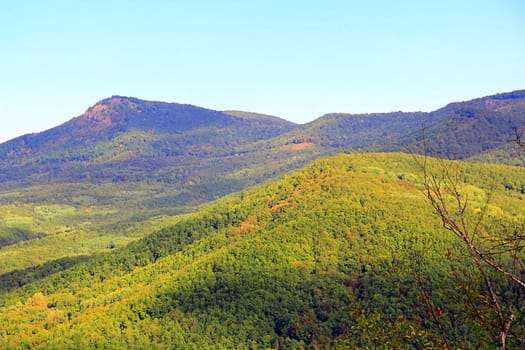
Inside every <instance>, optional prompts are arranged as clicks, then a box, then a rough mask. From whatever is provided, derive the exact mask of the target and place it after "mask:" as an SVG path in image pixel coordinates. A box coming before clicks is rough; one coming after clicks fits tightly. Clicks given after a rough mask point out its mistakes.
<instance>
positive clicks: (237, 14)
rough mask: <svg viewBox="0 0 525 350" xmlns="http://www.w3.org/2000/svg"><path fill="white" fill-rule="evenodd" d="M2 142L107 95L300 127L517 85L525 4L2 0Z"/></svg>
mask: <svg viewBox="0 0 525 350" xmlns="http://www.w3.org/2000/svg"><path fill="white" fill-rule="evenodd" d="M0 47H1V52H0V118H1V125H2V126H1V129H0V141H5V140H7V139H9V138H13V137H15V136H18V135H21V134H23V133H29V132H36V131H41V130H44V129H48V128H51V127H53V126H56V125H58V124H61V123H63V122H65V121H67V120H69V119H71V118H72V117H75V116H78V115H80V114H82V113H83V112H84V111H85V110H86V109H87V108H88V107H89V106H91V105H93V104H95V103H96V102H97V101H99V100H101V99H103V98H105V97H108V96H111V95H116V94H118V95H126V96H135V97H139V98H143V99H151V100H162V101H169V102H180V103H191V104H195V105H199V106H202V107H207V108H212V109H218V110H222V109H241V110H248V111H256V112H261V113H268V114H274V115H278V116H281V117H283V118H285V119H288V120H292V121H295V122H300V123H303V122H307V121H310V120H313V119H315V118H316V117H319V116H320V115H322V114H325V113H328V112H350V113H361V112H389V111H397V110H403V111H415V110H423V111H430V110H434V109H437V108H439V107H441V106H443V105H445V104H446V103H448V102H452V101H461V100H468V99H471V98H475V97H481V96H485V95H490V94H493V93H498V92H504V91H511V90H517V89H524V88H525V1H522V0H514V1H512V0H492V1H485V0H477V1H474V0H439V1H438V0H436V1H423V0H418V1H402V0H399V1H391V0H384V1H378V0H376V1H374V0H370V1H364V0H361V1H351V0H346V1H336V0H323V1H320V0H317V1H308V0H305V1H299V0H292V1H286V0H280V1H273V0H266V1H262V0H261V1H259V0H250V1H241V0H237V1H233V0H222V1H218V0H217V1H199V0H193V1H186V0H185V1H177V0H172V1H155V0H151V1H146V0H143V1H134V0H127V1H124V0H122V1H119V0H104V1H98V0H89V1H84V0H83V1H75V0H63V1H59V0H34V1H31V0H18V1H15V0H0Z"/></svg>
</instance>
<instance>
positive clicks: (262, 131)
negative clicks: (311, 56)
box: [0, 91, 525, 273]
mask: <svg viewBox="0 0 525 350" xmlns="http://www.w3.org/2000/svg"><path fill="white" fill-rule="evenodd" d="M524 94H525V93H524V92H523V91H516V92H512V93H505V94H499V95H494V96H488V97H484V98H480V99H476V100H472V101H467V102H459V103H452V104H450V105H448V106H446V107H444V108H442V109H440V110H438V111H435V112H432V113H421V112H417V113H403V112H395V113H386V114H367V115H350V114H344V113H338V114H329V115H326V116H324V117H321V118H319V119H317V120H315V121H313V122H311V123H308V124H305V125H296V124H293V123H290V122H287V121H284V120H282V119H280V118H277V117H273V116H268V115H263V114H258V113H250V112H243V111H225V112H218V111H213V110H208V109H205V108H200V107H196V106H191V105H180V104H176V103H164V102H154V101H144V100H140V99H136V98H131V97H122V96H113V97H111V98H108V99H105V100H102V101H100V102H99V103H97V104H95V105H94V106H92V107H90V108H89V109H88V110H87V111H86V113H84V114H83V115H81V116H79V117H77V118H74V119H72V120H70V121H69V122H66V123H64V124H63V125H61V126H58V127H56V128H53V129H50V130H48V131H45V132H42V133H39V134H32V135H25V136H21V137H19V138H16V139H14V140H12V141H9V142H6V143H3V144H1V145H0V170H1V171H0V247H2V248H1V249H0V259H2V261H4V264H3V265H2V266H0V273H2V272H8V271H12V270H14V269H21V268H25V267H29V266H35V265H39V264H42V263H45V262H47V261H53V260H55V259H60V258H64V257H74V256H81V255H89V254H92V253H95V252H100V251H108V250H111V249H113V248H115V247H121V246H123V245H125V244H126V243H128V242H130V241H133V240H136V239H138V238H140V237H143V236H144V235H146V234H147V233H149V232H151V231H152V230H155V229H158V228H160V227H162V226H163V225H168V224H169V223H171V222H173V220H176V219H173V218H172V216H174V215H178V214H181V213H187V212H192V211H195V210H197V209H198V206H199V205H202V204H203V203H207V202H210V201H213V200H216V199H218V198H220V197H222V196H224V195H226V194H229V193H232V192H236V191H240V190H243V189H245V188H248V187H250V186H253V185H256V184H258V183H261V182H264V181H267V180H269V179H275V178H278V177H279V176H282V175H283V174H286V173H287V172H290V171H293V170H295V169H299V168H300V167H302V166H305V165H306V164H308V163H309V162H311V161H313V160H315V159H319V158H322V157H326V156H330V155H333V154H336V153H340V152H346V153H354V152H369V151H391V150H396V151H403V152H406V151H411V152H415V153H423V152H427V153H429V154H431V155H439V156H444V157H448V158H461V159H463V158H465V159H468V160H471V161H479V162H496V163H508V164H513V165H523V164H524V163H523V160H524V159H525V158H524V155H523V151H522V150H519V149H516V148H515V147H514V146H513V143H512V140H513V138H515V135H516V134H515V133H516V130H523V126H524V125H525V112H524V110H525V107H524V106H525V102H524V101H525V99H524Z"/></svg>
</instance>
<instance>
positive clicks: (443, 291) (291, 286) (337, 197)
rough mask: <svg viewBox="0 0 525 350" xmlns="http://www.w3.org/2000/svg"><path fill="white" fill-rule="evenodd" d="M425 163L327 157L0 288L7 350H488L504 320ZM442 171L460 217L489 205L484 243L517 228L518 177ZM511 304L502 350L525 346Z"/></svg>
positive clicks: (0, 331) (466, 167)
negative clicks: (456, 190) (427, 189)
mask: <svg viewBox="0 0 525 350" xmlns="http://www.w3.org/2000/svg"><path fill="white" fill-rule="evenodd" d="M421 161H422V159H421V158H414V157H412V156H409V155H405V154H374V153H371V154H360V155H338V156H334V157H331V158H328V159H323V160H320V161H316V162H314V163H313V164H311V165H309V166H307V167H306V168H304V169H302V170H300V171H298V172H294V173H291V174H289V175H287V176H285V177H284V178H282V179H280V180H278V181H275V182H271V183H268V184H265V185H260V186H257V187H255V188H253V189H250V190H247V191H244V192H241V193H240V194H238V195H233V196H229V197H228V198H224V199H221V200H219V201H218V202H217V203H215V204H213V205H209V206H206V207H205V208H203V209H202V210H201V211H200V212H198V213H193V214H191V215H189V216H187V217H186V218H185V219H181V221H179V222H178V223H177V224H175V225H174V226H170V227H167V228H165V229H163V230H160V231H158V232H156V233H153V234H152V235H149V236H147V237H145V238H143V239H141V240H139V241H136V242H133V243H131V244H129V245H128V246H126V247H123V248H120V249H117V250H114V251H112V252H110V253H106V254H100V255H97V256H93V257H91V258H87V259H77V260H76V261H69V262H67V264H66V262H64V265H63V266H62V267H61V268H58V269H57V268H54V269H53V268H52V267H51V266H47V267H46V268H48V269H49V270H47V271H46V270H45V269H42V270H40V271H36V270H34V269H28V270H26V271H22V272H18V273H16V274H5V275H3V276H0V283H1V286H2V288H0V347H4V348H16V347H27V348H42V349H48V348H49V349H52V348H71V349H74V348H111V349H129V348H164V347H170V348H184V349H207V348H214V349H232V348H254V349H259V348H279V349H296V348H305V349H327V348H363V349H366V348H445V347H446V343H445V341H448V342H449V344H455V346H457V347H458V348H475V347H478V348H491V347H493V346H494V344H493V343H492V342H491V338H490V337H489V333H488V330H490V329H491V328H490V327H496V329H497V324H498V320H497V318H496V317H494V315H493V314H492V313H491V310H490V308H489V306H488V305H487V304H488V303H487V302H486V299H485V298H486V295H484V294H483V282H482V280H481V279H480V276H479V274H478V273H477V270H476V268H475V266H474V265H473V263H472V262H471V261H470V260H469V259H468V258H466V256H467V255H466V251H465V250H464V249H463V247H462V245H460V244H458V242H457V241H456V240H455V239H454V237H453V236H452V234H451V233H450V232H448V231H446V230H444V228H443V227H442V224H441V222H440V221H439V219H438V218H437V217H436V216H434V215H433V213H432V209H431V207H430V205H429V204H428V203H427V202H426V200H425V198H424V196H423V195H422V193H421V185H422V183H421V181H422V180H421V177H420V175H421V174H420V169H419V168H418V165H417V164H418V162H421ZM426 163H427V164H428V166H430V167H439V164H441V163H439V162H438V161H437V160H435V159H430V158H429V159H426ZM446 164H447V166H449V167H452V168H453V169H455V170H456V171H457V172H459V173H461V179H462V182H461V188H460V190H461V193H462V194H463V195H465V196H469V198H470V201H469V207H468V212H467V215H468V217H472V218H475V217H476V215H477V213H479V211H480V210H484V209H483V208H484V207H485V205H486V201H485V200H486V198H487V196H489V195H490V197H491V201H490V206H489V207H488V208H487V209H488V212H487V214H488V215H487V218H486V220H485V221H484V222H483V232H487V233H489V234H490V235H491V236H492V237H496V236H498V235H499V234H501V233H504V232H506V231H507V230H513V229H523V227H525V213H524V211H523V201H524V200H525V195H524V194H523V192H522V191H521V190H520V189H519V188H520V186H519V184H521V186H523V184H525V172H524V171H523V168H520V167H511V166H503V165H489V164H475V163H466V162H446ZM509 184H512V185H513V186H509ZM474 221H475V220H474ZM472 224H473V225H475V222H473V223H472ZM502 258H503V259H508V258H511V256H505V255H503V256H502ZM519 258H520V261H519V263H520V264H522V263H525V257H524V256H522V255H521V256H520V257H519ZM451 271H452V272H451ZM463 279H464V283H466V284H465V285H464V284H462V283H461V282H459V281H463ZM495 281H498V284H497V285H495V288H497V289H498V292H502V293H503V292H504V293H509V292H512V290H509V289H508V288H507V287H508V286H507V285H506V284H505V283H504V281H499V280H497V279H495ZM16 282H23V283H22V284H23V285H22V286H21V287H20V286H19V285H18V284H16ZM465 286H466V287H465ZM462 288H468V289H467V291H468V294H467V295H468V297H466V296H465V295H464V294H463V289H462ZM478 291H481V292H478ZM514 297H516V298H517V299H514V298H512V300H517V301H516V302H515V306H516V310H517V312H516V317H515V319H514V322H513V327H512V332H511V333H510V334H509V337H508V345H509V347H511V346H512V347H513V348H522V347H523V346H524V345H525V341H524V340H523V339H522V337H521V335H522V334H523V332H524V331H525V319H524V316H523V314H522V313H521V312H519V310H520V308H522V307H523V306H524V305H523V298H519V293H518V294H516V295H514ZM429 300H430V302H429ZM429 303H430V304H429ZM471 304H472V307H471V306H470V305H471ZM474 311H475V313H474ZM433 312H434V313H435V312H437V313H438V314H439V319H440V323H439V324H436V323H435V322H433V321H432V313H433ZM479 315H480V316H481V317H480V318H479V317H478V316H479Z"/></svg>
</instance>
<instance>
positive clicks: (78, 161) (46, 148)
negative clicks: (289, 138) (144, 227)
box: [0, 96, 295, 183]
mask: <svg viewBox="0 0 525 350" xmlns="http://www.w3.org/2000/svg"><path fill="white" fill-rule="evenodd" d="M294 126H295V125H294V124H293V123H290V122H287V121H284V120H282V119H279V118H276V117H270V116H264V117H262V116H261V117H253V118H246V117H240V116H235V115H233V114H226V113H222V112H218V111H212V110H208V109H204V108H200V107H195V106H191V105H180V104H176V103H164V102H151V101H143V100H139V99H136V98H129V97H121V96H113V97H111V98H108V99H105V100H102V101H100V102H99V103H97V104H96V105H94V106H92V107H90V108H89V109H88V110H87V111H86V112H85V113H84V114H83V115H81V116H79V117H77V118H74V119H72V120H70V121H68V122H66V123H64V124H63V125H61V126H59V127H56V128H53V129H50V130H48V131H45V132H42V133H38V134H31V135H25V136H22V137H19V138H16V139H14V140H11V141H9V142H6V143H3V144H2V145H0V162H1V163H0V164H1V166H2V169H3V170H4V171H3V172H2V174H1V178H0V180H1V181H2V182H9V181H13V180H16V181H17V182H25V181H28V182H29V183H34V182H38V179H39V178H43V177H49V176H51V177H53V178H66V179H67V180H69V181H71V180H72V179H76V178H82V177H87V176H89V177H91V178H98V179H107V178H112V177H115V176H116V177H117V178H116V180H117V181H118V176H122V175H120V174H119V170H120V171H122V170H124V172H125V169H126V168H133V167H137V166H138V167H144V168H145V169H148V170H151V169H158V168H163V167H166V166H167V165H174V164H177V163H180V159H178V157H189V158H192V159H193V158H194V159H203V158H206V159H208V158H213V157H225V156H230V155H231V154H232V153H234V152H235V148H236V147H239V146H241V145H244V144H247V143H252V142H255V141H258V140H264V139H268V138H272V137H275V136H278V135H279V134H281V133H283V132H286V131H289V130H291V129H293V128H294ZM183 161H184V159H183ZM108 167H109V168H113V171H111V170H108V169H107V168H108ZM117 169H118V170H117ZM115 173H116V174H115ZM36 174H38V175H36ZM130 176H131V177H137V178H140V177H144V176H147V174H140V173H136V172H133V174H130Z"/></svg>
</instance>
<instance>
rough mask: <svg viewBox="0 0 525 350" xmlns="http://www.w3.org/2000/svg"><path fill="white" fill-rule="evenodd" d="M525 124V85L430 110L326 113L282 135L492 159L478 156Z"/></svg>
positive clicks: (314, 143)
mask: <svg viewBox="0 0 525 350" xmlns="http://www.w3.org/2000/svg"><path fill="white" fill-rule="evenodd" d="M524 127H525V90H520V91H514V92H509V93H502V94H498V95H493V96H487V97H483V98H479V99H475V100H472V101H466V102H456V103H451V104H449V105H447V106H445V107H443V108H441V109H439V110H436V111H434V112H430V113H423V112H415V113H405V112H393V113H372V114H345V113H332V114H327V115H325V116H323V117H321V118H319V119H316V120H314V121H312V122H310V123H308V124H305V125H303V126H301V127H300V128H295V129H293V130H292V131H290V132H288V133H287V134H284V135H281V136H280V139H281V140H282V139H284V140H286V141H285V142H286V143H288V144H304V145H306V144H308V145H309V147H310V148H312V149H317V150H319V151H320V152H322V153H324V154H334V153H337V152H347V153H356V152H374V151H382V152H392V151H400V152H408V151H410V152H414V153H419V154H425V153H426V154H431V155H434V156H440V157H444V158H448V159H467V158H472V159H478V160H480V161H494V158H492V157H487V159H484V158H483V157H482V156H481V155H483V154H486V153H487V152H490V151H492V150H496V149H499V148H508V146H509V143H511V142H512V141H513V140H515V136H516V134H515V130H516V129H521V128H524ZM511 153H512V152H511ZM514 153H515V152H514ZM478 156H481V157H478ZM476 157H477V158H476ZM496 159H497V160H498V162H500V163H507V164H516V163H518V164H520V165H524V164H525V163H524V161H523V159H519V158H516V157H511V156H509V155H507V156H506V157H503V158H502V157H499V158H496Z"/></svg>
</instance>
